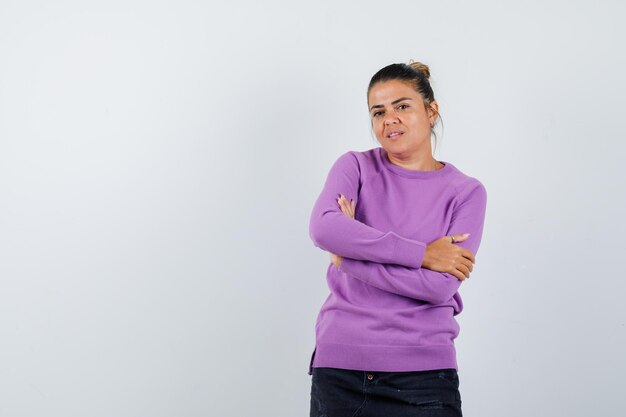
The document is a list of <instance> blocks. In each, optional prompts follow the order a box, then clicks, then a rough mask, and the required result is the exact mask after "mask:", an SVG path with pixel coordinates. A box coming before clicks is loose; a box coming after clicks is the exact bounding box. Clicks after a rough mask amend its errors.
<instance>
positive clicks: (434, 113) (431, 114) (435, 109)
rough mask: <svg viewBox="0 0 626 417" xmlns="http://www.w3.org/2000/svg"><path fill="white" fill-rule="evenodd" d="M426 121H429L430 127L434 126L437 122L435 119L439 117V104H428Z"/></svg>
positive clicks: (434, 102)
mask: <svg viewBox="0 0 626 417" xmlns="http://www.w3.org/2000/svg"><path fill="white" fill-rule="evenodd" d="M427 111H428V120H430V125H431V126H432V125H434V124H435V122H436V121H437V117H438V116H439V103H437V102H436V101H435V100H433V101H431V102H430V105H429V106H428V109H427Z"/></svg>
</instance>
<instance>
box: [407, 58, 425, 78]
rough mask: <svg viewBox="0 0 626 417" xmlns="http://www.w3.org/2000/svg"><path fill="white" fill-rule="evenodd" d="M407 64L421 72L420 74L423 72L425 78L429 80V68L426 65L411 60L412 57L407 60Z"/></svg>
mask: <svg viewBox="0 0 626 417" xmlns="http://www.w3.org/2000/svg"><path fill="white" fill-rule="evenodd" d="M407 65H408V66H410V67H411V68H413V69H414V70H416V71H419V72H421V73H422V74H424V76H425V77H426V79H427V80H430V69H429V68H428V65H426V64H424V63H422V62H417V61H413V60H412V59H411V60H409V63H408V64H407Z"/></svg>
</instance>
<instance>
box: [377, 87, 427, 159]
mask: <svg viewBox="0 0 626 417" xmlns="http://www.w3.org/2000/svg"><path fill="white" fill-rule="evenodd" d="M368 106H369V110H370V119H371V121H372V129H373V130H374V133H375V134H376V138H377V139H378V142H379V143H380V145H381V146H382V147H383V149H385V150H386V151H387V152H388V153H390V154H392V155H396V156H400V157H406V158H408V157H411V156H413V155H416V154H420V153H424V154H426V153H427V154H428V155H431V154H432V152H431V146H430V129H431V127H430V126H431V124H432V123H434V122H435V119H436V111H437V103H436V102H434V101H433V102H432V103H431V106H432V108H429V109H428V111H427V110H426V108H425V107H424V101H423V99H422V97H421V96H420V95H419V94H418V93H417V91H415V90H414V89H413V87H411V86H410V85H409V84H408V83H406V82H403V81H399V80H390V81H384V82H379V83H376V84H374V86H373V87H372V88H371V90H370V92H369V95H368ZM433 109H434V110H433Z"/></svg>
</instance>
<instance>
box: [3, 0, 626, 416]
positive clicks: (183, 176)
mask: <svg viewBox="0 0 626 417" xmlns="http://www.w3.org/2000/svg"><path fill="white" fill-rule="evenodd" d="M624 14H625V6H624V5H623V3H622V2H619V1H617V0H616V1H588V2H583V1H541V2H539V1H526V2H502V1H473V2H461V1H459V2H450V1H436V2H435V1H431V2H421V1H415V0H411V1H394V2H384V1H380V0H378V1H358V2H357V1H352V2H343V3H342V2H330V1H316V2H306V3H299V2H295V1H291V2H267V1H266V2H254V1H241V2H237V1H231V2H219V3H218V2H216V3H212V2H190V1H180V0H178V1H173V0H172V1H146V0H144V1H139V0H135V1H129V0H124V1H110V0H109V1H102V2H85V1H56V2H48V1H34V2H33V1H5V0H2V1H0V416H10V417H13V416H29V417H31V416H32V417H35V416H36V417H40V416H63V417H69V416H80V417H84V416H115V417H125V416H150V417H158V416H185V417H193V416H220V417H227V416H246V417H247V416H250V417H264V416H268V417H293V416H305V415H308V410H309V394H310V376H309V375H307V373H306V371H307V367H308V363H309V359H310V354H311V352H312V349H313V346H314V324H315V319H316V316H317V313H318V311H319V308H320V307H321V305H322V303H323V301H324V299H325V297H326V295H327V293H328V288H327V286H326V281H325V271H326V267H327V265H328V255H327V254H326V253H324V252H322V251H321V250H319V249H317V248H315V247H314V246H313V244H312V242H311V241H310V239H309V236H308V221H309V215H310V211H311V209H312V205H313V202H314V201H315V199H316V198H317V196H318V194H319V192H320V190H321V187H322V185H323V182H324V180H325V177H326V174H327V173H328V169H329V168H330V166H331V164H332V163H333V162H334V161H335V160H336V158H337V157H338V156H339V155H341V154H342V153H343V152H345V151H347V150H366V149H370V148H372V147H375V146H378V143H377V142H376V141H375V139H374V137H373V135H372V134H371V132H370V129H369V120H368V115H367V106H366V88H367V83H368V82H369V78H370V77H371V76H372V75H373V74H374V73H375V72H376V71H377V70H378V69H380V68H381V67H383V66H386V65H388V64H390V63H393V62H406V61H408V60H409V59H411V58H413V59H415V60H418V61H422V62H425V63H426V64H428V65H429V66H430V67H431V71H432V84H433V87H434V90H435V97H436V98H437V100H438V101H439V104H440V110H441V114H442V117H443V121H444V132H441V131H440V132H439V133H440V136H441V134H442V133H443V139H442V141H441V142H440V144H439V149H438V151H437V153H436V154H435V157H436V158H437V159H439V160H444V161H450V162H452V163H453V164H454V165H455V166H457V167H458V168H459V169H461V170H462V171H463V172H465V173H467V174H468V175H471V176H474V177H476V178H478V179H480V180H481V182H483V184H484V185H485V187H486V189H487V192H488V207H487V216H486V221H485V229H484V235H483V241H482V245H481V248H480V250H479V253H478V255H477V263H476V267H475V269H474V272H473V274H472V279H471V280H470V281H468V282H466V283H464V284H463V286H462V289H461V294H462V296H463V299H464V302H465V311H464V312H463V313H462V314H461V315H460V316H458V320H459V323H460V325H461V333H460V335H459V338H458V339H457V350H458V361H459V377H460V381H461V387H460V389H461V395H462V399H463V407H464V415H466V416H469V417H473V416H474V417H491V416H493V417H500V416H507V417H517V416H529V415H533V416H556V415H568V416H590V415H615V413H617V412H619V411H618V410H621V409H622V408H623V398H622V397H623V390H624V382H623V381H624V374H625V372H626V361H625V359H624V352H625V351H626V336H625V333H626V328H625V323H626V319H625V314H624V308H623V299H624V298H623V297H624V295H623V293H624V290H625V289H626V285H625V284H624V249H625V245H624V243H623V236H624V233H625V232H626V230H624V229H625V228H624V221H623V217H622V216H623V213H624V212H626V204H625V199H624V190H625V189H626V184H625V174H624V171H623V169H624V168H623V160H624V156H625V155H626V153H625V152H624V151H625V145H624V141H625V139H626V138H625V133H626V128H625V127H624V126H625V124H624V110H625V108H624V96H625V93H626V87H625V83H624V75H623V74H624V68H625V64H626V59H625V55H624V45H623V39H624V38H625V37H626V33H625V29H624V27H623V25H622V23H623V18H624Z"/></svg>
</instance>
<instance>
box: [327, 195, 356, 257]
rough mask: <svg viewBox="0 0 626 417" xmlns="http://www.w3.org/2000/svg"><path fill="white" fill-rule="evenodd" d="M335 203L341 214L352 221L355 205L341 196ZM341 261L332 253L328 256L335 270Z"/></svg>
mask: <svg viewBox="0 0 626 417" xmlns="http://www.w3.org/2000/svg"><path fill="white" fill-rule="evenodd" d="M337 202H338V203H339V207H340V208H341V212H342V213H343V214H345V215H346V216H348V217H350V218H351V219H354V209H355V207H356V203H355V202H354V201H350V202H348V199H347V198H346V197H345V196H344V195H343V194H340V197H339V198H337ZM342 260H343V257H342V256H339V255H335V254H334V253H331V254H330V261H331V262H332V263H333V265H335V267H336V268H339V267H340V266H341V261H342Z"/></svg>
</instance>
